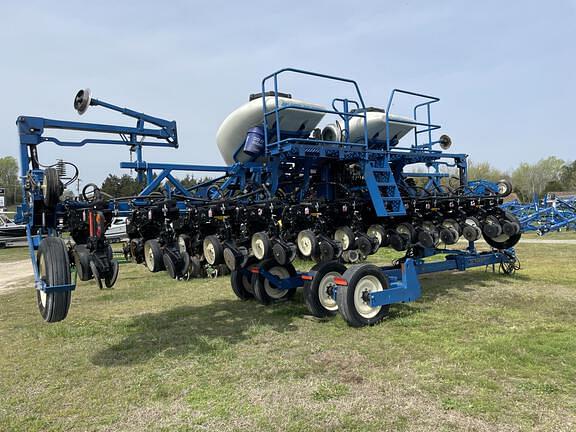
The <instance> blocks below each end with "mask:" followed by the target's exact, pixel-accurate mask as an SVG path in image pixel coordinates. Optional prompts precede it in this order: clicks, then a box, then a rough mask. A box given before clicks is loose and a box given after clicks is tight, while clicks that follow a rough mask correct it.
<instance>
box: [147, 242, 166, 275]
mask: <svg viewBox="0 0 576 432" xmlns="http://www.w3.org/2000/svg"><path fill="white" fill-rule="evenodd" d="M144 262H145V263H146V267H147V268H148V270H150V271H151V272H152V273H156V272H159V271H160V270H164V269H165V267H164V261H163V254H162V248H161V247H160V243H158V240H156V239H152V240H147V241H146V243H144Z"/></svg>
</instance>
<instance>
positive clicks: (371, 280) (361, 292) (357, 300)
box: [354, 275, 383, 319]
mask: <svg viewBox="0 0 576 432" xmlns="http://www.w3.org/2000/svg"><path fill="white" fill-rule="evenodd" d="M382 290H383V289H382V284H381V283H380V281H379V280H378V278H377V277H376V276H372V275H368V276H364V277H363V278H361V279H360V280H359V281H358V283H357V284H356V288H355V290H354V308H355V309H356V311H357V312H358V314H359V315H360V316H361V317H362V318H367V319H370V318H374V317H375V316H376V315H378V312H380V310H381V309H382V306H375V307H373V306H370V301H369V300H368V302H366V301H365V300H364V299H363V296H365V295H366V294H370V293H373V292H377V291H382Z"/></svg>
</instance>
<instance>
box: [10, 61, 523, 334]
mask: <svg viewBox="0 0 576 432" xmlns="http://www.w3.org/2000/svg"><path fill="white" fill-rule="evenodd" d="M287 75H297V76H301V77H304V78H308V79H316V80H321V81H324V82H330V83H337V84H339V85H341V86H342V87H345V88H346V91H347V94H348V93H350V91H351V93H352V94H353V96H352V97H341V95H335V96H333V97H332V98H331V99H330V100H329V101H327V103H325V104H320V103H317V102H310V101H304V100H299V99H296V98H293V97H292V95H290V94H288V93H283V92H282V91H281V89H280V78H281V77H282V78H283V77H285V76H287ZM399 98H409V99H410V100H411V101H415V102H414V104H413V105H412V108H411V115H410V116H408V117H403V116H399V115H395V114H392V113H391V112H390V111H391V108H392V106H394V105H395V103H396V102H397V100H398V99H399ZM438 101H439V99H438V98H435V97H432V96H428V95H424V94H420V93H415V92H410V91H405V90H399V89H394V90H393V91H392V93H391V95H390V97H389V98H388V100H387V103H386V105H385V107H383V108H382V107H368V106H366V105H365V103H364V98H363V96H362V94H361V92H360V88H359V86H358V84H357V83H356V82H355V81H353V80H350V79H346V78H340V77H335V76H329V75H324V74H318V73H313V72H307V71H302V70H297V69H283V70H280V71H278V72H275V73H274V74H271V75H269V76H267V77H265V78H264V79H263V81H262V85H261V93H258V94H254V95H251V96H250V98H249V101H248V103H246V104H245V105H243V106H241V107H240V108H238V109H237V110H235V111H234V112H232V113H231V114H230V115H229V116H228V117H227V118H226V119H225V120H224V122H223V123H222V125H221V127H220V129H219V131H218V133H217V145H218V148H219V150H220V152H221V154H222V157H223V159H224V160H225V162H226V164H225V165H223V166H204V165H186V164H159V163H149V162H146V161H144V159H143V156H142V147H143V146H148V145H159V146H165V147H177V145H178V140H177V135H176V124H175V123H174V122H168V121H165V120H161V119H157V118H154V117H151V116H147V115H144V114H140V113H136V112H134V111H131V110H127V109H121V108H118V107H116V106H114V105H111V104H108V103H105V102H102V101H98V100H95V99H91V98H90V95H89V93H88V92H87V91H81V92H79V94H78V95H77V97H76V99H75V107H76V109H77V110H78V112H79V113H83V112H84V111H86V109H87V107H88V106H89V105H100V106H103V107H105V108H108V109H112V110H114V111H119V112H120V113H122V114H124V115H128V116H130V117H134V118H136V119H137V126H136V127H135V128H127V127H119V126H110V125H94V124H88V123H74V122H61V121H54V120H48V119H41V118H30V117H20V118H19V119H18V126H19V131H20V143H21V162H22V180H23V193H24V195H25V205H24V206H23V207H22V209H21V212H20V214H21V219H22V220H23V221H25V222H26V223H27V224H28V229H27V231H28V239H29V244H30V251H31V257H32V262H33V266H34V269H35V276H36V288H37V290H38V304H39V307H40V310H41V312H42V315H43V317H44V318H45V319H46V320H47V321H58V320H61V319H63V318H64V317H65V316H66V314H67V311H68V305H69V301H70V292H71V290H72V289H73V288H74V283H73V282H72V281H71V272H72V270H74V269H75V270H76V273H77V274H78V275H80V276H81V279H89V278H91V277H95V278H96V279H97V280H98V281H99V283H101V282H100V279H101V278H102V279H103V280H104V282H105V284H106V285H107V286H111V285H113V283H114V281H115V279H116V276H117V273H118V270H117V269H118V266H117V264H116V263H115V262H114V260H113V259H112V255H111V253H110V249H109V245H108V244H107V242H106V241H105V239H104V238H103V233H104V232H105V229H106V227H107V224H108V223H109V219H110V216H111V215H114V214H122V215H127V216H129V221H130V223H129V225H128V232H129V237H130V240H129V242H128V244H127V245H126V247H125V252H126V254H127V255H130V256H132V258H133V259H134V260H135V261H137V262H145V263H146V266H147V267H148V268H149V269H150V270H151V271H158V270H161V269H166V270H167V271H168V273H169V274H170V276H172V277H173V278H183V277H186V276H189V275H192V276H200V275H202V274H203V269H204V270H205V269H206V268H216V267H218V266H219V267H220V268H222V267H226V268H227V269H229V271H231V285H232V289H233V291H234V293H235V294H236V295H237V296H238V297H239V298H240V299H242V300H248V299H251V298H255V299H256V300H257V301H259V302H260V303H262V304H270V303H274V302H277V301H280V300H286V299H289V298H291V297H292V296H293V294H294V292H295V290H296V289H297V288H298V287H300V286H302V287H303V289H304V298H305V300H306V304H307V306H308V308H309V310H310V312H311V313H312V314H313V315H315V316H318V317H325V316H329V315H333V314H334V313H336V312H337V311H340V313H341V314H342V316H343V317H344V319H346V321H347V322H348V323H349V324H350V325H353V326H362V325H369V324H374V323H377V322H379V321H380V320H381V319H383V318H384V317H385V316H386V314H387V312H388V308H389V305H390V304H392V303H396V302H406V301H413V300H415V299H416V298H418V297H419V296H420V284H419V281H418V274H420V273H430V272H437V271H445V270H465V269H467V268H470V267H477V266H488V265H498V266H500V268H501V269H502V270H503V271H504V272H505V273H511V272H513V271H514V270H515V269H516V268H517V264H516V258H515V254H514V250H513V247H514V245H515V244H516V243H517V242H518V241H519V240H520V237H521V228H520V222H519V220H518V218H517V217H516V216H514V215H513V214H512V213H510V212H508V211H506V210H504V209H502V208H501V207H500V206H501V205H502V201H503V198H504V197H505V196H507V195H508V194H510V192H511V190H512V186H511V185H510V183H509V182H507V181H505V180H503V181H501V182H499V183H491V182H487V181H474V182H469V181H468V179H467V155H465V154H461V153H451V152H448V150H449V149H450V147H451V145H452V141H451V139H450V137H449V136H448V135H440V136H439V137H436V134H437V133H438V130H439V129H440V126H439V125H437V124H434V123H432V121H431V106H432V105H433V104H435V103H437V102H438ZM147 123H148V124H151V125H153V126H154V127H153V128H145V125H146V124H147ZM50 128H56V129H70V130H80V131H86V132H96V133H107V134H109V133H113V134H118V135H119V136H120V139H118V140H108V139H95V138H86V139H84V140H82V141H78V142H64V141H60V140H58V139H56V138H54V137H45V136H44V131H45V129H50ZM410 135H412V136H413V143H412V144H408V145H403V143H404V141H408V139H409V138H408V137H409V136H410ZM151 140H152V141H151ZM45 141H50V142H54V143H56V144H58V145H63V146H79V145H84V144H91V143H96V144H105V145H108V144H123V145H128V146H129V147H130V149H131V151H134V152H135V153H136V161H134V162H122V163H121V167H122V168H127V169H134V170H136V172H137V173H138V177H139V179H140V180H142V182H143V190H142V192H141V193H140V194H139V195H138V196H135V197H124V198H121V199H112V198H110V197H106V196H105V195H104V194H103V193H102V192H101V191H100V190H99V189H98V188H97V187H96V186H95V185H87V186H86V187H85V189H84V192H83V193H82V197H81V198H80V199H62V197H61V195H62V191H63V189H64V186H65V185H64V184H63V181H64V180H63V179H62V177H63V176H62V175H59V173H58V170H57V169H56V168H57V167H44V166H42V165H40V163H39V162H38V155H37V146H38V145H39V144H40V143H42V142H45ZM182 170H183V171H204V172H213V173H214V172H215V173H220V175H219V176H218V177H216V178H213V179H211V180H209V181H206V182H204V183H201V184H199V185H195V186H193V187H184V186H183V185H182V184H181V183H180V182H179V181H178V180H177V178H176V177H175V176H174V175H173V174H172V172H173V171H182ZM67 181H70V179H69V180H67ZM161 186H164V188H163V192H162V193H159V192H158V190H159V188H160V187H161ZM63 232H70V234H71V238H72V240H73V241H69V242H68V243H65V242H64V241H63V240H62V238H61V234H62V233H63ZM461 238H462V239H464V240H465V241H466V242H467V243H465V244H467V247H466V248H464V249H462V250H457V249H454V248H453V246H454V245H456V244H457V242H458V241H459V240H460V239H461ZM481 238H483V239H484V240H485V241H486V242H487V243H488V244H489V245H490V246H491V248H492V250H491V251H487V252H478V251H477V250H476V248H475V246H474V244H475V242H476V241H477V240H479V239H481ZM380 247H391V248H393V249H395V250H396V251H404V252H405V256H404V257H403V258H402V259H400V260H398V261H397V262H396V264H395V265H393V266H386V267H377V266H375V265H373V264H367V263H362V262H363V261H364V260H365V259H366V258H367V257H368V256H370V255H372V254H374V253H376V252H377V251H378V249H379V248H380ZM36 251H37V255H36ZM437 254H443V255H445V259H444V260H441V261H438V260H436V261H434V262H429V261H428V260H426V258H428V257H431V256H433V255H437ZM297 256H299V257H301V258H304V259H309V260H313V261H315V262H316V264H315V265H314V266H313V267H312V269H311V270H310V271H307V272H297V271H296V269H295V268H294V266H293V264H292V262H293V261H294V259H295V258H296V257H297ZM349 264H353V265H351V266H348V265H349ZM89 271H90V272H89Z"/></svg>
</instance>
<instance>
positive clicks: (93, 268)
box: [90, 260, 104, 289]
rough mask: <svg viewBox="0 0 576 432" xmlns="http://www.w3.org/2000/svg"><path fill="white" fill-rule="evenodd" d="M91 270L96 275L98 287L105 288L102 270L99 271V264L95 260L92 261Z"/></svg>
mask: <svg viewBox="0 0 576 432" xmlns="http://www.w3.org/2000/svg"><path fill="white" fill-rule="evenodd" d="M90 270H91V271H92V275H93V276H94V280H95V281H96V286H97V287H98V289H102V288H104V287H103V286H102V279H100V272H99V271H98V266H97V265H96V263H95V262H94V260H91V261H90Z"/></svg>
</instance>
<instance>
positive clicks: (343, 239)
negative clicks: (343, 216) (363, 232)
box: [334, 229, 350, 250]
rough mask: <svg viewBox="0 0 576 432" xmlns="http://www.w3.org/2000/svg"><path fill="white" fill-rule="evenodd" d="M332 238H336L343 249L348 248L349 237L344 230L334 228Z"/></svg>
mask: <svg viewBox="0 0 576 432" xmlns="http://www.w3.org/2000/svg"><path fill="white" fill-rule="evenodd" d="M334 240H338V241H339V242H340V243H342V249H343V250H348V248H349V247H350V237H349V236H348V234H346V232H345V231H344V230H340V229H338V230H336V232H335V233H334Z"/></svg>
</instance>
